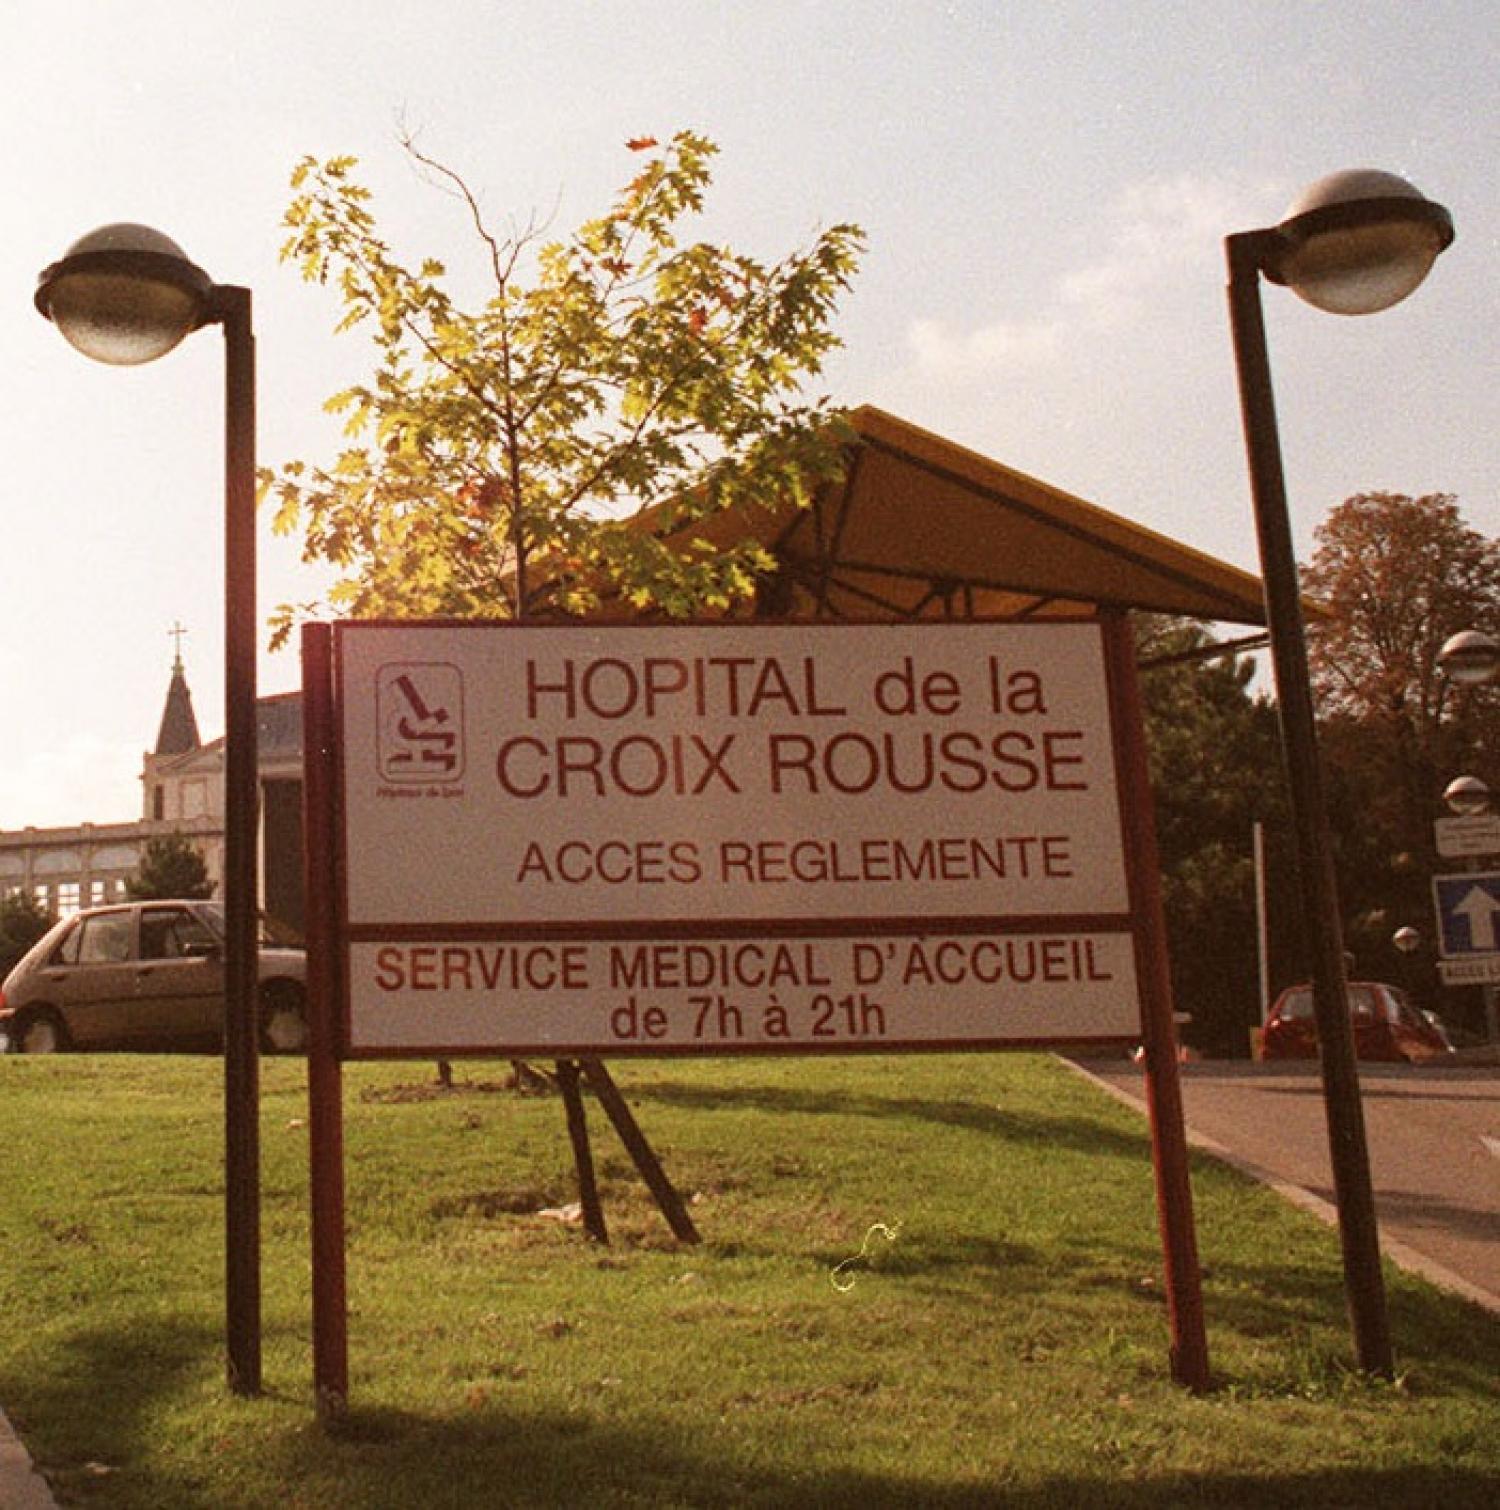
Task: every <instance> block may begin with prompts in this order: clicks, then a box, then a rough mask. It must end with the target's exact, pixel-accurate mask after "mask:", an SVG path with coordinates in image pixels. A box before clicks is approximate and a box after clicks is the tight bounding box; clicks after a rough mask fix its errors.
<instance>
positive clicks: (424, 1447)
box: [173, 1407, 1495, 1510]
mask: <svg viewBox="0 0 1500 1510" xmlns="http://www.w3.org/2000/svg"><path fill="white" fill-rule="evenodd" d="M764 1429H765V1432H766V1435H767V1436H768V1437H772V1436H774V1437H777V1438H780V1439H781V1440H782V1443H783V1450H782V1451H779V1452H775V1453H762V1452H760V1451H758V1450H757V1445H758V1444H757V1443H756V1442H755V1440H754V1439H753V1438H752V1439H749V1440H748V1441H747V1438H746V1436H745V1434H744V1433H743V1432H740V1431H736V1432H735V1433H733V1434H732V1435H731V1433H730V1432H729V1431H727V1430H726V1431H725V1432H723V1433H710V1434H708V1435H703V1434H701V1433H693V1434H690V1433H687V1432H685V1431H684V1430H683V1429H682V1428H681V1427H679V1426H677V1425H675V1424H674V1423H672V1422H671V1421H670V1420H667V1419H665V1418H663V1419H661V1420H658V1421H656V1422H653V1423H651V1424H650V1425H649V1426H646V1427H643V1428H639V1429H634V1430H627V1429H622V1428H619V1427H616V1426H613V1425H610V1424H606V1423H602V1422H601V1421H599V1420H598V1419H597V1418H593V1417H589V1416H586V1415H584V1414H582V1413H581V1412H580V1413H578V1414H571V1413H570V1414H567V1415H557V1414H538V1413H533V1414H528V1413H525V1412H505V1411H502V1410H498V1409H493V1408H489V1407H487V1408H485V1409H484V1410H483V1411H476V1412H475V1413H474V1414H473V1417H472V1419H455V1418H453V1417H449V1416H444V1417H437V1416H432V1415H423V1414H418V1413H412V1412H403V1411H398V1410H379V1409H374V1410H360V1411H356V1412H354V1413H353V1414H352V1415H351V1416H350V1417H349V1418H348V1420H347V1421H346V1422H344V1423H343V1424H342V1425H341V1426H340V1427H338V1428H337V1429H336V1430H334V1431H333V1432H332V1433H329V1434H325V1433H323V1432H322V1431H321V1430H320V1429H318V1428H311V1429H309V1431H307V1432H306V1433H304V1434H302V1435H301V1436H300V1437H298V1438H295V1439H286V1440H284V1441H282V1442H281V1443H280V1444H278V1446H277V1449H276V1452H277V1459H278V1460H277V1461H276V1463H275V1464H274V1472H275V1473H276V1474H277V1475H280V1476H282V1477H283V1478H284V1481H285V1482H286V1483H287V1484H288V1486H289V1498H288V1501H287V1503H288V1504H289V1505H305V1506H309V1507H312V1506H340V1507H345V1506H396V1505H403V1506H405V1505H421V1506H423V1507H424V1510H449V1507H451V1510H469V1507H476V1506H482V1507H486V1510H488V1507H502V1506H527V1507H551V1506H578V1505H588V1506H590V1507H598V1510H608V1507H615V1506H636V1507H646V1506H652V1507H657V1506H697V1507H730V1506H733V1507H757V1510H773V1507H774V1510H843V1507H851V1510H852V1507H856V1506H857V1507H860V1510H884V1507H890V1510H896V1507H901V1510H909V1507H915V1506H922V1507H932V1510H961V1507H982V1506H997V1507H1014V1510H1137V1507H1139V1510H1145V1507H1151V1510H1166V1507H1178V1506H1197V1505H1203V1506H1210V1505H1211V1506H1214V1507H1226V1506H1227V1507H1235V1506H1241V1507H1259V1506H1265V1507H1272V1506H1275V1507H1284V1506H1317V1507H1319V1510H1324V1507H1327V1506H1330V1505H1350V1506H1352V1505H1359V1506H1375V1507H1380V1506H1392V1507H1395V1506H1400V1507H1409V1506H1413V1505H1422V1504H1439V1503H1440V1504H1442V1505H1443V1506H1444V1510H1468V1507H1474V1510H1479V1507H1481V1506H1482V1507H1484V1510H1490V1507H1491V1506H1492V1505H1493V1503H1494V1500H1493V1495H1494V1487H1495V1486H1494V1482H1493V1479H1491V1478H1490V1477H1488V1476H1487V1475H1485V1474H1483V1473H1481V1472H1477V1471H1467V1470H1462V1469H1431V1470H1426V1469H1420V1468H1397V1469H1393V1470H1390V1471H1388V1472H1382V1471H1380V1470H1376V1469H1363V1468H1329V1469H1326V1470H1320V1469H1316V1468H1309V1469H1307V1470H1305V1471H1301V1472H1295V1473H1290V1474H1285V1473H1281V1474H1278V1473H1271V1474H1267V1475H1266V1476H1264V1477H1255V1476H1250V1475H1247V1474H1212V1473H1206V1474H1185V1473H1178V1474H1165V1473H1164V1474H1161V1475H1159V1476H1157V1477H1156V1478H1154V1479H1152V1478H1143V1477H1141V1470H1140V1469H1139V1468H1134V1469H1126V1468H1124V1467H1120V1468H1118V1469H1116V1470H1115V1471H1113V1472H1112V1471H1111V1469H1110V1467H1109V1465H1108V1464H1107V1463H1106V1462H1101V1464H1100V1467H1099V1471H1098V1472H1097V1473H1096V1474H1094V1475H1086V1474H1083V1473H1081V1472H1078V1471H1076V1470H1074V1469H1065V1470H1063V1471H1061V1472H1059V1473H1057V1474H1055V1475H1049V1474H1046V1473H1044V1472H1039V1471H1038V1470H1036V1469H1035V1468H1034V1467H1033V1468H1031V1469H1029V1470H1027V1471H1026V1472H1025V1473H1022V1472H1020V1471H1012V1470H1011V1469H1009V1468H1008V1467H1005V1466H995V1467H994V1468H993V1470H992V1476H990V1477H988V1478H987V1477H986V1470H985V1468H984V1467H981V1466H980V1465H979V1464H978V1463H974V1462H972V1461H971V1462H970V1463H968V1464H966V1465H964V1466H960V1464H961V1460H962V1459H963V1458H964V1456H965V1455H964V1453H963V1452H962V1451H960V1450H959V1449H958V1448H957V1447H955V1451H954V1453H953V1460H954V1464H955V1466H954V1468H953V1470H952V1472H951V1474H945V1475H943V1476H941V1477H939V1476H936V1475H933V1474H930V1473H928V1474H919V1473H901V1472H900V1471H896V1470H893V1471H889V1472H881V1471H870V1470H863V1469H858V1468H854V1467H849V1466H844V1465H840V1464H838V1463H836V1462H830V1461H828V1459H829V1457H830V1456H831V1454H830V1453H829V1451H828V1444H827V1442H826V1440H825V1441H824V1442H822V1443H820V1444H818V1446H817V1449H816V1450H814V1448H813V1444H812V1443H811V1442H810V1443H809V1449H810V1450H809V1452H808V1455H807V1461H806V1463H805V1465H804V1466H796V1467H787V1466H785V1453H784V1439H785V1435H786V1432H787V1431H788V1430H795V1429H796V1428H795V1418H794V1417H792V1416H788V1415H787V1414H786V1413H778V1419H776V1420H770V1421H768V1422H767V1423H766V1425H765V1428H764ZM981 1454H982V1449H981ZM768 1458H775V1459H779V1460H780V1461H772V1462H771V1463H770V1464H769V1466H768V1462H767V1459H768ZM981 1462H982V1457H981ZM290 1486H296V1488H295V1489H291V1488H290ZM173 1503H174V1504H176V1505H180V1506H181V1510H196V1505H195V1504H194V1503H193V1502H182V1501H173ZM198 1503H201V1504H203V1505H204V1506H205V1507H206V1506H207V1504H208V1503H209V1502H208V1501H202V1502H198ZM215 1510H218V1506H217V1505H216V1506H215Z"/></svg>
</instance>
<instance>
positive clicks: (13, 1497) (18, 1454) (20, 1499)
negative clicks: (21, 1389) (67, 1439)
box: [0, 1410, 57, 1510]
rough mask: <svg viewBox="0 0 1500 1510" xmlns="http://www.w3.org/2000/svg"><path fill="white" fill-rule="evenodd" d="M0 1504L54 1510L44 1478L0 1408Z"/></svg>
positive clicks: (17, 1508)
mask: <svg viewBox="0 0 1500 1510" xmlns="http://www.w3.org/2000/svg"><path fill="white" fill-rule="evenodd" d="M0 1505H3V1506H5V1510H57V1501H56V1500H55V1499H53V1498H52V1490H51V1489H50V1488H48V1486H47V1481H46V1479H44V1478H43V1477H42V1476H41V1474H40V1473H38V1472H37V1470H36V1464H34V1463H33V1462H32V1461H31V1454H30V1453H29V1452H27V1451H26V1448H25V1447H24V1446H23V1445H22V1442H21V1439H20V1437H18V1436H17V1435H16V1432H15V1428H14V1427H13V1426H12V1425H11V1424H10V1421H9V1420H8V1419H7V1417H6V1414H5V1412H4V1411H3V1410H0Z"/></svg>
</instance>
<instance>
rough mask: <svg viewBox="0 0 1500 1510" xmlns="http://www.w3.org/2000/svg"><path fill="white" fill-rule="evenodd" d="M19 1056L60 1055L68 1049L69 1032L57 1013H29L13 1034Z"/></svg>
mask: <svg viewBox="0 0 1500 1510" xmlns="http://www.w3.org/2000/svg"><path fill="white" fill-rule="evenodd" d="M12 1041H13V1042H14V1044H15V1051H16V1053H18V1054H60V1053H62V1051H63V1050H64V1049H65V1048H67V1047H68V1030H67V1029H66V1028H65V1027H64V1026H63V1023H62V1018H60V1017H59V1016H58V1015H57V1013H56V1012H53V1011H50V1010H49V1009H47V1008H42V1009H40V1010H38V1011H35V1012H28V1013H27V1014H26V1016H25V1017H23V1018H22V1019H21V1021H20V1022H19V1023H18V1024H17V1025H16V1029H15V1032H14V1033H13V1034H12Z"/></svg>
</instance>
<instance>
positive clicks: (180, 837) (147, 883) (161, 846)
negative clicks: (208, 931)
mask: <svg viewBox="0 0 1500 1510" xmlns="http://www.w3.org/2000/svg"><path fill="white" fill-rule="evenodd" d="M125 890H126V892H127V893H128V894H129V896H130V898H131V900H132V901H135V902H149V901H153V900H155V899H157V898H161V897H211V896H212V895H213V892H214V888H213V882H212V881H210V880H209V878H208V866H207V865H206V864H205V863H204V861H203V855H202V853H201V852H200V851H199V849H198V846H197V845H196V844H194V843H193V841H192V840H191V839H189V838H188V837H187V836H186V835H185V834H162V835H160V836H158V837H157V838H154V839H147V840H146V844H145V847H144V848H143V849H142V851H141V863H140V864H139V865H138V866H136V868H135V873H134V874H133V875H131V876H130V877H128V878H127V880H126V882H125Z"/></svg>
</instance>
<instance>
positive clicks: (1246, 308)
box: [1224, 169, 1453, 1375]
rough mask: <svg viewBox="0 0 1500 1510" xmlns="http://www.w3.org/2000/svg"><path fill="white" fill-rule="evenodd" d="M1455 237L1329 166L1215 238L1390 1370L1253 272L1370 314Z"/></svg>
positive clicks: (1316, 940) (1429, 217)
mask: <svg viewBox="0 0 1500 1510" xmlns="http://www.w3.org/2000/svg"><path fill="white" fill-rule="evenodd" d="M1452 239H1453V223H1452V221H1451V219H1450V218H1449V216H1448V212H1447V211H1446V210H1444V209H1443V208H1442V207H1441V206H1440V205H1436V204H1433V203H1431V202H1430V201H1429V200H1427V199H1425V198H1423V196H1422V195H1421V194H1419V193H1418V192H1417V190H1416V189H1414V188H1413V187H1412V186H1411V185H1410V184H1409V183H1407V182H1406V181H1405V180H1404V179H1401V178H1397V177H1396V176H1395V175H1394V174H1391V173H1379V172H1374V171H1371V170H1363V169H1361V170H1355V171H1352V172H1345V173H1335V174H1333V175H1332V176H1331V177H1329V178H1325V179H1321V180H1319V182H1317V183H1315V184H1314V185H1312V187H1311V188H1309V189H1308V190H1307V191H1306V192H1305V193H1304V194H1303V195H1302V196H1301V197H1300V198H1299V199H1298V201H1297V202H1296V203H1295V204H1294V205H1293V206H1292V208H1291V210H1290V211H1289V212H1288V214H1287V216H1286V218H1285V219H1284V220H1283V221H1282V222H1281V223H1280V224H1279V225H1276V226H1272V227H1269V228H1267V229H1264V230H1258V231H1246V232H1242V233H1240V234H1237V235H1232V236H1229V237H1226V238H1225V242H1224V248H1225V253H1226V255H1227V258H1228V263H1229V310H1230V325H1231V329H1232V332H1233V337H1234V351H1235V363H1236V370H1237V374H1238V379H1239V390H1240V407H1241V413H1242V417H1243V421H1244V429H1245V445H1246V450H1247V453H1248V457H1249V464H1250V489H1251V496H1252V499H1253V502H1254V507H1255V523H1256V533H1257V536H1258V538H1259V543H1260V558H1261V574H1262V578H1263V581H1264V587H1265V598H1266V623H1267V627H1268V628H1269V630H1270V633H1271V659H1272V663H1273V665H1274V667H1275V675H1276V691H1277V700H1278V704H1279V707H1280V717H1281V734H1282V744H1283V747H1284V750H1285V756H1286V765H1287V783H1288V789H1289V795H1290V799H1291V808H1292V818H1293V824H1294V828H1295V831H1296V841H1297V860H1298V873H1299V883H1300V886H1301V890H1302V908H1303V913H1304V915H1305V917H1306V918H1307V923H1308V929H1309V933H1310V944H1311V964H1312V970H1311V976H1312V989H1313V1011H1314V1015H1315V1016H1316V1019H1317V1025H1318V1040H1319V1044H1320V1054H1319V1060H1320V1064H1321V1072H1322V1078H1323V1098H1324V1103H1325V1107H1326V1112H1327V1120H1328V1139H1329V1148H1330V1152H1331V1162H1332V1167H1333V1183H1334V1193H1335V1199H1336V1201H1337V1205H1338V1213H1339V1236H1340V1241H1341V1245H1342V1251H1343V1261H1344V1283H1345V1292H1346V1294H1347V1296H1348V1302H1349V1311H1350V1319H1351V1322H1352V1325H1353V1331H1354V1340H1355V1350H1356V1354H1357V1356H1358V1360H1359V1365H1360V1367H1361V1368H1363V1369H1364V1370H1366V1371H1367V1372H1370V1373H1376V1374H1386V1375H1389V1374H1390V1373H1391V1372H1392V1370H1393V1362H1392V1357H1391V1343H1390V1330H1389V1325H1388V1321H1387V1316H1386V1306H1385V1284H1384V1280H1383V1278H1382V1276H1381V1272H1380V1240H1379V1234H1378V1232H1377V1229H1376V1224H1375V1200H1374V1194H1373V1192H1372V1190H1371V1185H1370V1163H1369V1152H1368V1147H1367V1145H1366V1142H1365V1127H1364V1114H1363V1111H1362V1108H1361V1106H1360V1100H1359V1078H1358V1074H1357V1071H1356V1070H1355V1065H1354V1043H1353V1034H1352V1031H1351V1029H1350V1024H1349V1009H1348V1004H1347V989H1346V980H1345V970H1344V944H1343V930H1342V925H1341V922H1340V918H1339V901H1338V889H1337V885H1336V883H1335V880H1334V870H1333V851H1332V847H1331V845H1330V842H1329V835H1328V818H1327V811H1326V808H1325V806H1324V798H1323V780H1322V771H1321V767H1320V762H1319V757H1318V746H1317V729H1316V724H1315V719H1314V712H1313V699H1312V685H1311V680H1310V677H1309V674H1308V665H1307V637H1306V632H1305V630H1304V627H1303V622H1302V605H1301V601H1300V589H1299V587H1298V580H1297V560H1296V554H1295V551H1294V549H1293V545H1292V532H1291V523H1290V520H1289V517H1288V512H1287V500H1286V480H1285V476H1284V474H1283V471H1282V462H1281V442H1280V439H1279V436H1278V432H1277V425H1276V406H1275V399H1274V396H1273V391H1272V387H1271V366H1270V357H1269V354H1268V350H1267V345H1266V332H1265V322H1264V319H1263V317H1262V314H1261V306H1260V279H1261V277H1262V276H1264V277H1266V278H1267V279H1269V280H1270V281H1271V282H1272V283H1280V284H1285V285H1286V286H1288V287H1290V288H1291V289H1292V291H1293V292H1294V293H1296V294H1297V295H1299V296H1300V297H1301V298H1302V299H1304V300H1306V301H1307V302H1308V303H1309V304H1312V305H1314V306H1315V307H1317V308H1319V309H1323V310H1327V311H1329V312H1330V313H1333V314H1349V315H1354V314H1373V313H1375V312H1376V311H1378V310H1382V309H1387V308H1389V307H1390V306H1391V305H1393V304H1397V303H1399V302H1400V301H1401V300H1402V299H1404V298H1405V297H1406V296H1407V295H1408V294H1410V293H1411V292H1413V291H1414V290H1415V289H1416V288H1417V287H1418V285H1419V284H1420V283H1421V282H1422V280H1423V279H1424V278H1425V277H1426V276H1427V273H1428V270H1429V269H1430V268H1431V266H1432V264H1433V262H1434V261H1435V260H1436V258H1437V256H1438V254H1439V253H1440V252H1441V251H1442V250H1443V249H1444V248H1445V247H1446V246H1447V245H1448V244H1449V242H1451V241H1452Z"/></svg>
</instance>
